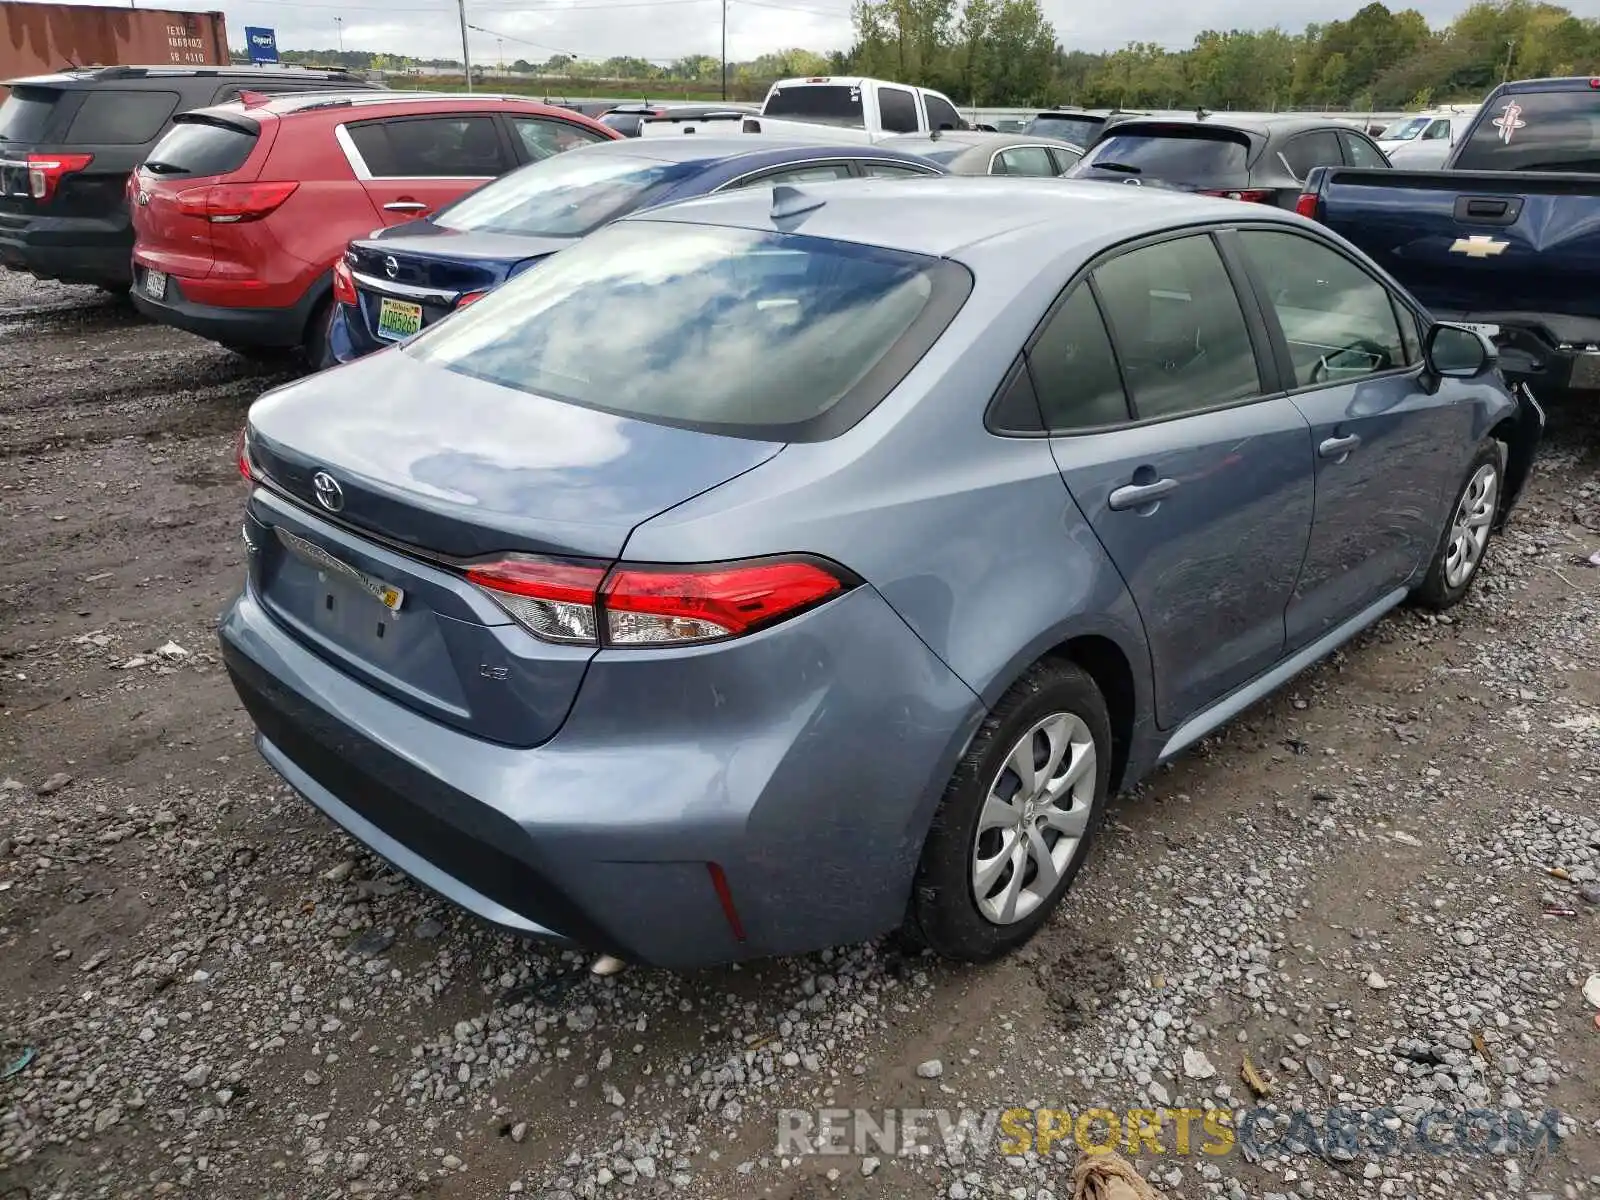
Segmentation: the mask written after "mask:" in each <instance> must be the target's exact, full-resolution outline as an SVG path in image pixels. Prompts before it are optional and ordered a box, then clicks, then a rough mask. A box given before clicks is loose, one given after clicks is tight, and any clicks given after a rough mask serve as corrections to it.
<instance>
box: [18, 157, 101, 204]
mask: <svg viewBox="0 0 1600 1200" xmlns="http://www.w3.org/2000/svg"><path fill="white" fill-rule="evenodd" d="M93 161H94V155H92V154H30V155H28V159H27V162H28V191H29V193H31V194H32V196H33V198H34V199H35V200H48V199H50V197H52V196H54V195H55V194H56V189H57V188H58V187H60V186H61V180H62V179H63V178H64V177H65V176H67V175H71V174H72V173H73V172H74V171H81V170H83V169H84V168H85V167H87V166H88V165H89V164H90V163H92V162H93Z"/></svg>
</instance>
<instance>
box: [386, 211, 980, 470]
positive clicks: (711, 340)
mask: <svg viewBox="0 0 1600 1200" xmlns="http://www.w3.org/2000/svg"><path fill="white" fill-rule="evenodd" d="M970 287H971V276H970V275H969V274H968V273H967V271H966V269H965V268H963V267H961V266H959V265H957V264H956V263H953V262H950V261H948V260H944V259H935V258H927V257H924V256H921V255H914V254H906V253H903V252H899V251H892V250H884V249H879V248H877V247H872V246H864V245H859V244H854V243H846V242H836V241H831V240H828V239H823V238H812V237H805V236H800V235H786V234H779V233H771V232H764V231H759V230H751V229H736V228H729V227H725V226H706V225H691V224H679V223H676V222H667V221H627V222H623V223H621V224H619V225H614V226H612V227H611V228H609V229H602V230H601V231H600V232H598V233H596V234H595V235H593V236H592V237H589V238H586V239H584V240H583V241H581V242H579V243H578V244H577V245H575V246H573V247H572V248H571V249H568V250H564V251H562V252H561V253H560V254H557V255H554V256H553V257H551V258H550V259H549V260H548V261H546V262H545V263H543V264H542V265H541V266H540V267H539V269H538V270H536V271H528V272H526V273H524V274H522V275H519V276H517V277H516V278H515V279H513V280H512V281H511V282H510V283H507V284H505V285H503V286H502V287H500V288H497V289H496V290H495V291H493V292H491V293H490V294H489V295H488V296H487V297H485V298H484V299H482V300H480V301H478V303H477V304H475V305H473V306H472V307H471V308H469V309H467V310H466V311H464V312H461V313H458V314H456V315H455V316H454V317H453V319H451V320H449V321H443V322H440V323H439V324H438V325H436V326H434V327H433V328H432V329H430V330H425V331H424V332H423V333H422V334H421V335H419V336H418V337H417V338H416V339H415V340H413V341H412V342H410V343H408V344H407V346H406V347H405V349H404V350H403V351H402V352H403V353H407V354H412V355H415V356H416V357H417V358H418V359H421V360H422V361H424V362H429V363H433V364H435V365H437V366H441V367H444V368H447V369H449V370H452V371H456V372H459V373H461V374H464V375H471V376H474V377H476V378H479V379H485V380H488V381H490V382H491V383H497V384H500V385H502V386H503V387H507V388H510V389H513V390H515V391H520V392H531V393H535V394H538V395H543V396H550V397H554V398H556V399H559V400H566V401H568V402H571V403H575V404H580V405H584V406H586V407H590V408H597V409H601V410H603V411H606V412H612V413H619V414H622V415H624V416H629V417H637V418H640V419H643V420H647V421H658V422H662V423H666V424H671V425H680V426H687V427H690V428H697V429H704V430H707V431H710V432H716V433H725V434H732V435H735V436H749V437H760V438H764V439H765V438H776V439H780V440H788V441H793V440H814V439H815V438H817V437H826V436H831V435H832V434H833V433H836V432H838V431H839V429H841V428H844V427H848V425H849V424H850V423H853V422H854V420H856V419H859V417H860V415H862V414H863V413H864V412H866V411H867V410H868V409H869V408H870V407H871V406H872V405H873V404H875V403H876V402H877V401H878V400H880V399H882V397H883V396H884V395H886V394H887V393H888V392H889V390H890V389H891V388H892V387H894V385H895V384H896V383H898V382H899V381H900V379H901V378H902V377H903V376H904V374H905V372H906V371H908V370H910V368H911V367H912V366H913V365H914V364H915V362H916V361H917V359H919V358H920V357H921V356H922V354H923V353H924V352H925V351H926V350H927V348H928V347H929V346H931V345H932V344H933V342H934V340H936V339H937V337H938V336H939V334H940V333H942V332H943V330H944V328H945V326H946V325H947V324H948V322H949V320H950V318H951V317H953V316H954V315H955V312H956V311H957V309H959V307H960V305H961V303H962V302H963V301H964V300H965V298H966V296H967V294H968V292H969V290H970ZM755 379H759V380H760V381H761V386H760V387H751V385H750V381H751V380H755ZM847 400H848V403H846V401H847ZM836 410H837V411H836Z"/></svg>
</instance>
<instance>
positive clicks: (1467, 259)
mask: <svg viewBox="0 0 1600 1200" xmlns="http://www.w3.org/2000/svg"><path fill="white" fill-rule="evenodd" d="M1297 207H1298V209H1299V211H1300V212H1301V213H1302V214H1304V215H1306V216H1309V217H1313V218H1315V219H1316V220H1319V221H1321V222H1322V223H1323V224H1325V225H1327V226H1328V227H1329V228H1331V229H1333V230H1334V231H1335V232H1337V233H1339V234H1340V235H1342V236H1343V237H1345V238H1347V239H1348V240H1349V241H1352V242H1354V243H1355V244H1356V245H1357V246H1359V247H1360V248H1361V249H1363V250H1365V251H1366V252H1367V253H1368V254H1369V255H1371V256H1372V257H1373V258H1374V259H1376V260H1377V261H1378V262H1379V263H1381V264H1382V265H1383V266H1384V267H1385V268H1386V269H1387V270H1388V271H1389V272H1390V273H1391V274H1393V275H1394V277H1395V278H1396V279H1398V280H1399V281H1400V282H1401V283H1403V284H1405V285H1406V286H1407V287H1408V288H1409V289H1410V290H1411V292H1412V294H1413V295H1415V296H1416V297H1417V298H1418V299H1419V300H1421V301H1422V303H1423V304H1425V305H1427V306H1428V308H1429V309H1431V310H1432V313H1433V315H1434V316H1435V317H1437V318H1439V319H1441V320H1448V321H1456V322H1462V323H1466V324H1471V325H1475V326H1477V327H1479V328H1480V329H1481V330H1482V332H1484V333H1486V334H1488V335H1489V336H1490V337H1492V338H1493V339H1494V341H1495V342H1496V344H1497V345H1498V346H1499V348H1500V365H1501V369H1502V370H1503V371H1504V372H1505V373H1506V375H1508V376H1509V377H1511V378H1513V379H1520V380H1525V381H1527V382H1530V383H1534V384H1540V385H1544V386H1547V387H1550V388H1563V387H1572V388H1577V389H1585V390H1587V389H1595V388H1600V286H1597V285H1600V78H1589V77H1586V76H1585V77H1578V78H1573V79H1529V80H1521V81H1518V82H1516V83H1507V84H1502V85H1501V86H1499V87H1497V88H1495V90H1494V91H1492V92H1491V93H1489V98H1488V99H1487V100H1486V101H1484V104H1483V107H1482V108H1481V109H1479V110H1478V115H1477V116H1476V118H1474V120H1473V123H1472V124H1471V125H1470V126H1469V127H1468V129H1467V131H1466V133H1465V135H1464V136H1463V137H1462V138H1461V140H1460V141H1459V142H1458V143H1457V144H1456V147H1455V149H1454V150H1453V151H1452V152H1451V156H1450V158H1449V159H1448V160H1446V162H1445V166H1444V169H1443V170H1441V171H1405V170H1389V171H1380V170H1364V169H1362V170H1358V169H1355V168H1349V167H1319V168H1317V169H1316V170H1314V171H1312V172H1310V173H1309V175H1308V177H1307V179H1306V183H1305V192H1304V194H1303V195H1302V196H1301V197H1300V203H1299V205H1298V206H1297Z"/></svg>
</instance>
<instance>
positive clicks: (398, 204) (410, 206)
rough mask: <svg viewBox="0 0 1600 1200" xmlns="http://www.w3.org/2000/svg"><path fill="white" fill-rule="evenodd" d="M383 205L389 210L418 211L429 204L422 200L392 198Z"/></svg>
mask: <svg viewBox="0 0 1600 1200" xmlns="http://www.w3.org/2000/svg"><path fill="white" fill-rule="evenodd" d="M383 207H384V208H385V209H387V210H388V211H389V212H416V211H417V210H418V209H423V208H427V207H428V206H427V205H426V204H424V203H423V202H422V201H420V200H392V201H390V202H389V203H388V204H385V205H384V206H383Z"/></svg>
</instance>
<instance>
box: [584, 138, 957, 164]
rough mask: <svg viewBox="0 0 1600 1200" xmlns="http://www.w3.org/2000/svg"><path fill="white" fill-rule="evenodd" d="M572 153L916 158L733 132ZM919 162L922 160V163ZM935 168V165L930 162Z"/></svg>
mask: <svg viewBox="0 0 1600 1200" xmlns="http://www.w3.org/2000/svg"><path fill="white" fill-rule="evenodd" d="M567 153H569V154H626V155H628V156H629V157H630V158H649V159H654V160H655V161H657V162H679V163H686V162H707V163H710V162H727V161H729V160H731V159H736V158H787V157H790V156H792V155H796V154H799V155H801V156H802V157H805V158H840V157H849V158H915V157H916V156H915V155H913V154H909V153H906V152H904V151H896V150H893V149H891V148H889V147H885V146H870V145H867V144H865V143H863V142H841V143H838V144H834V143H832V142H819V141H816V140H814V139H803V138H795V139H789V138H775V137H768V136H762V137H755V136H753V135H751V134H748V133H734V134H726V135H723V136H713V137H707V136H704V135H701V134H694V135H692V136H691V135H689V134H684V135H683V136H681V137H662V138H627V139H625V140H622V141H616V142H597V143H595V144H594V145H593V146H582V147H580V148H579V149H577V150H570V151H568V152H567ZM919 161H920V160H919ZM927 165H928V166H930V167H931V166H933V165H934V164H933V163H928V164H927Z"/></svg>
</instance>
